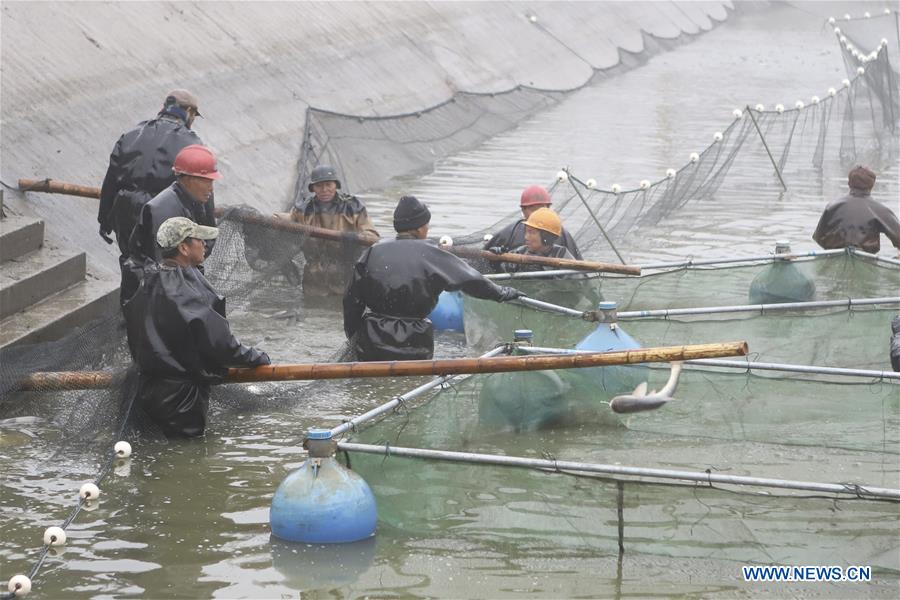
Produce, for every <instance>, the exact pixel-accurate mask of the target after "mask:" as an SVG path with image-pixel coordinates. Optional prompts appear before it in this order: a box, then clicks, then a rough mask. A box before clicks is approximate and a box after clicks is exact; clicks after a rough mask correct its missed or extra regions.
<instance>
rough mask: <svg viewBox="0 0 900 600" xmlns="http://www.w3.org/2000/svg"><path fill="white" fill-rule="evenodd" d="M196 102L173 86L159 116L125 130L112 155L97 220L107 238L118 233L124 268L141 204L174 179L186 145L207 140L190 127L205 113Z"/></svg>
mask: <svg viewBox="0 0 900 600" xmlns="http://www.w3.org/2000/svg"><path fill="white" fill-rule="evenodd" d="M197 104H198V100H197V97H196V96H195V95H194V94H192V93H191V92H189V91H187V90H172V91H171V92H169V93H168V94H167V95H166V99H165V102H164V104H163V107H162V110H160V111H159V114H158V115H157V116H156V118H155V119H151V120H149V121H143V122H141V123H139V124H138V125H137V127H135V128H134V129H132V130H131V131H127V132H125V133H123V134H122V136H121V137H119V140H118V141H117V142H116V145H115V147H114V148H113V151H112V153H111V154H110V156H109V168H108V169H107V170H106V177H105V178H104V179H103V186H102V187H101V188H100V208H99V210H98V212H97V221H98V222H99V223H100V237H102V238H103V239H104V240H105V241H106V243H108V244H112V243H113V241H112V239H111V238H110V237H109V234H110V233H112V232H115V234H116V242H117V243H118V245H119V252H120V253H121V256H119V266H120V267H121V266H122V264H123V263H124V262H125V259H126V258H128V254H129V252H128V240H129V238H130V237H131V231H132V230H133V229H134V226H135V224H136V223H137V220H138V217H139V215H140V212H141V208H142V207H143V206H144V205H145V204H146V203H147V202H149V201H150V199H151V198H153V197H154V196H156V195H157V194H158V193H160V192H161V191H163V190H164V189H165V188H167V187H168V186H169V185H171V183H172V182H173V181H174V180H175V173H173V172H172V163H173V162H174V161H175V156H176V155H177V154H178V152H180V151H181V149H182V148H184V147H186V146H190V145H191V144H202V143H203V142H202V141H201V140H200V137H199V136H198V135H197V134H196V133H194V132H193V131H192V130H191V126H192V125H193V123H194V119H195V118H196V117H199V116H200V111H199V110H198V109H197Z"/></svg>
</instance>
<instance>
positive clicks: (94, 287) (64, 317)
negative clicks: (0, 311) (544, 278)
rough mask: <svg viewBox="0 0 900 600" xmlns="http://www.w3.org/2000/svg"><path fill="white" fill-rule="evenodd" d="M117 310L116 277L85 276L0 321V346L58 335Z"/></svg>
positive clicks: (42, 339) (117, 292) (32, 342)
mask: <svg viewBox="0 0 900 600" xmlns="http://www.w3.org/2000/svg"><path fill="white" fill-rule="evenodd" d="M119 314H120V311H119V282H118V280H115V281H113V280H111V279H104V278H98V277H97V276H95V275H94V274H92V273H91V272H88V274H87V279H85V280H84V281H81V282H79V283H77V284H75V285H73V286H71V287H69V288H67V289H65V290H63V291H61V292H58V293H56V294H53V295H52V296H50V297H49V298H46V299H45V300H43V301H41V302H38V303H37V304H33V305H31V306H30V307H28V308H26V309H25V310H23V311H21V312H17V313H16V314H14V315H10V316H9V317H6V318H5V319H3V320H2V321H0V348H4V347H6V346H12V345H18V344H34V343H38V342H49V341H52V340H55V339H59V338H61V337H63V336H64V335H66V334H67V333H70V332H71V331H73V330H74V329H76V328H78V327H80V326H82V325H84V324H85V323H88V322H89V321H92V320H94V319H96V318H98V317H100V316H108V317H110V318H115V317H117V316H118V315H119Z"/></svg>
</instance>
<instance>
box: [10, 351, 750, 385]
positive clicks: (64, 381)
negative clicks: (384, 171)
mask: <svg viewBox="0 0 900 600" xmlns="http://www.w3.org/2000/svg"><path fill="white" fill-rule="evenodd" d="M746 354H747V342H744V341H738V342H722V343H713V344H692V345H687V346H663V347H658V348H637V349H634V350H622V351H617V352H591V353H586V354H566V355H537V356H498V357H482V358H447V359H439V360H408V361H390V362H350V363H306V364H304V363H300V364H287V365H265V366H262V367H255V368H252V369H229V370H228V374H227V375H226V376H225V381H224V383H249V382H259V381H312V380H320V379H357V378H362V377H412V376H418V375H462V374H467V373H509V372H513V371H544V370H549V369H584V368H588V367H602V366H609V365H625V364H633V363H645V362H671V361H685V360H692V359H696V358H724V357H729V356H746ZM114 377H115V374H114V373H112V372H109V371H68V372H57V373H40V372H39V373H32V374H31V375H29V376H28V377H27V378H25V379H24V380H23V382H22V384H21V386H20V389H22V390H25V391H53V390H78V389H101V388H106V387H109V386H110V385H112V383H113V379H114Z"/></svg>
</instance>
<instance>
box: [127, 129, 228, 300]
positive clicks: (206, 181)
mask: <svg viewBox="0 0 900 600" xmlns="http://www.w3.org/2000/svg"><path fill="white" fill-rule="evenodd" d="M172 170H173V171H174V173H175V176H176V179H175V183H173V184H172V185H170V186H169V187H167V188H166V189H164V190H163V191H162V192H160V193H159V194H157V195H156V197H154V198H153V199H152V200H150V202H148V203H147V204H145V205H144V206H143V208H142V209H141V216H140V219H139V220H138V224H137V225H135V227H134V231H132V233H131V240H130V241H129V244H128V250H129V254H130V256H129V257H128V260H127V261H126V266H123V268H122V289H121V300H122V302H123V303H124V301H125V300H127V299H128V298H129V297H130V296H131V294H133V293H134V291H135V290H136V289H137V285H138V284H139V283H140V271H141V269H142V268H143V266H144V265H145V264H146V263H147V262H160V261H161V260H162V254H161V249H160V247H159V244H157V243H156V234H157V232H158V231H159V226H160V225H162V224H163V222H165V221H166V220H167V219H171V218H172V217H187V218H188V219H190V220H192V221H193V222H195V223H197V224H198V225H206V226H209V227H215V226H216V218H215V216H214V214H213V212H214V207H213V206H212V197H213V182H214V181H216V180H217V179H221V178H222V176H221V175H220V174H219V171H218V170H217V169H216V157H215V155H214V154H213V153H212V151H211V150H210V149H209V148H207V147H205V146H200V145H197V144H195V145H192V146H187V147H186V148H183V149H182V150H181V151H180V152H179V153H178V155H177V156H176V157H175V162H174V164H173V165H172ZM212 245H213V241H212V240H209V241H208V242H207V243H206V252H205V256H209V253H210V252H212ZM126 267H127V268H126Z"/></svg>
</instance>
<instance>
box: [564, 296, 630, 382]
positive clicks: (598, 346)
mask: <svg viewBox="0 0 900 600" xmlns="http://www.w3.org/2000/svg"><path fill="white" fill-rule="evenodd" d="M597 310H598V312H599V313H600V314H601V316H602V317H603V318H604V320H603V322H601V323H600V324H599V325H598V326H597V328H596V329H595V330H594V331H592V332H591V333H590V334H589V335H588V336H587V337H585V338H584V339H583V340H581V341H580V342H578V344H577V345H576V346H575V349H576V350H587V351H590V352H615V351H617V350H633V349H635V348H640V347H641V345H640V344H639V343H638V341H637V340H635V339H634V338H633V337H631V336H630V335H628V333H627V332H626V331H625V330H623V329H622V328H621V327H619V326H618V323H617V322H616V303H615V302H601V303H600V304H599V305H598V306H597ZM645 369H646V367H645V366H642V365H617V366H610V367H591V368H590V369H585V374H589V376H590V377H591V379H593V380H594V381H595V383H597V385H599V386H600V387H601V388H602V389H603V390H605V391H606V392H607V393H609V394H620V393H623V392H626V391H631V390H633V389H634V388H635V386H637V384H639V383H640V382H641V381H643V380H645V379H646V376H645V375H644V370H645Z"/></svg>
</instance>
